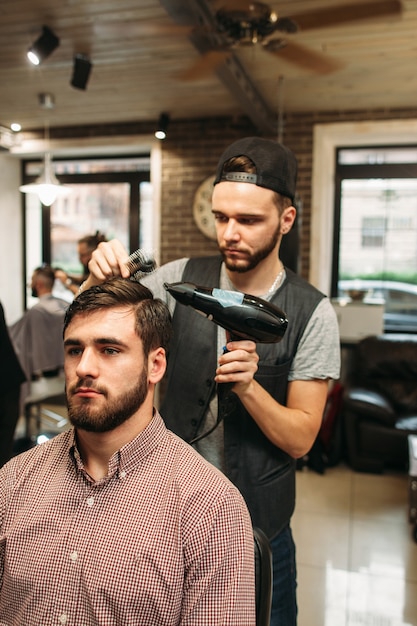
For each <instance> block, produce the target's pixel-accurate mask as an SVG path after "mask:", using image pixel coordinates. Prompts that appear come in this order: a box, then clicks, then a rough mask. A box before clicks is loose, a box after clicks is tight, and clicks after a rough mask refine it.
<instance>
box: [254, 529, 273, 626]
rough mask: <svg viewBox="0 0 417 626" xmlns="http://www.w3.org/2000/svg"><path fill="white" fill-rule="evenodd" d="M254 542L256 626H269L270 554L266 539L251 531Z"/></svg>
mask: <svg viewBox="0 0 417 626" xmlns="http://www.w3.org/2000/svg"><path fill="white" fill-rule="evenodd" d="M253 537H254V542H255V589H256V626H269V625H270V623H271V606H272V552H271V546H270V545H269V541H268V537H267V536H266V535H265V533H264V532H263V531H262V530H261V529H260V528H254V529H253Z"/></svg>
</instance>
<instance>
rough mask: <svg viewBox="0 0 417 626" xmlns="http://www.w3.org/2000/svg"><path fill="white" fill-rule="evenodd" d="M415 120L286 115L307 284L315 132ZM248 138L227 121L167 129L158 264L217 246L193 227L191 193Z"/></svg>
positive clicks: (386, 114) (393, 114) (246, 126)
mask: <svg viewBox="0 0 417 626" xmlns="http://www.w3.org/2000/svg"><path fill="white" fill-rule="evenodd" d="M416 117H417V109H412V110H386V111H385V110H377V111H366V112H364V111H351V112H346V113H342V112H326V113H314V114H311V113H299V114H296V113H294V114H287V115H286V118H285V126H284V133H283V142H284V143H285V144H286V145H287V146H288V147H290V148H291V149H292V150H293V151H294V152H295V154H296V155H297V158H298V162H299V174H298V185H297V190H298V193H299V195H300V198H301V201H302V224H301V232H300V244H299V256H300V260H299V272H300V274H301V275H302V276H304V277H305V278H308V275H309V264H310V228H311V175H312V160H313V156H312V155H313V129H314V126H315V125H316V124H326V123H328V124H330V123H336V122H350V121H365V120H372V121H376V120H384V119H386V120H390V119H415V118H416ZM252 134H258V133H257V131H256V130H255V129H254V128H253V127H252V126H251V124H250V123H249V122H245V120H239V123H238V124H235V125H232V124H231V122H230V120H216V119H211V120H203V121H200V122H196V121H194V122H174V123H172V125H171V127H170V132H169V137H168V138H167V139H166V140H165V141H164V144H163V153H162V164H163V185H162V241H161V261H162V262H166V261H169V260H172V259H174V258H177V257H178V256H193V255H195V256H202V255H204V254H212V253H214V252H215V251H216V249H217V248H216V244H215V243H214V242H212V241H210V240H209V239H207V238H206V237H205V236H204V235H202V234H201V233H200V231H199V230H198V228H197V227H196V225H195V224H194V220H193V215H192V205H193V197H194V193H195V191H196V189H197V187H198V185H199V184H200V183H201V182H202V181H203V180H204V179H205V178H206V177H207V176H209V175H210V174H213V173H214V169H215V167H216V163H217V160H218V158H219V156H220V154H221V152H222V150H223V149H224V148H225V147H226V146H227V145H228V144H229V143H231V142H232V141H234V140H235V139H238V138H240V137H244V136H247V135H252ZM271 138H272V139H274V137H271ZM324 167H325V165H324Z"/></svg>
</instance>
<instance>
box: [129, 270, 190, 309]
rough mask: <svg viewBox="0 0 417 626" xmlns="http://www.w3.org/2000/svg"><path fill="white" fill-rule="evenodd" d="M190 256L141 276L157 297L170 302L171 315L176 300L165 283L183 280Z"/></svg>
mask: <svg viewBox="0 0 417 626" xmlns="http://www.w3.org/2000/svg"><path fill="white" fill-rule="evenodd" d="M187 261H188V258H182V259H176V260H175V261H171V262H170V263H166V264H165V265H162V266H161V267H159V268H158V269H157V270H156V271H155V272H152V274H148V275H147V276H144V277H143V278H141V280H140V282H141V283H142V284H143V285H145V286H146V287H148V289H150V290H151V291H152V293H153V295H154V297H155V298H160V300H163V301H164V302H166V303H167V304H168V307H169V310H170V312H171V315H173V313H174V309H175V304H176V300H175V298H173V297H172V296H171V295H170V294H169V293H168V292H167V290H166V289H165V287H164V283H168V284H169V283H178V282H180V281H181V280H182V275H183V272H184V268H185V266H186V264H187Z"/></svg>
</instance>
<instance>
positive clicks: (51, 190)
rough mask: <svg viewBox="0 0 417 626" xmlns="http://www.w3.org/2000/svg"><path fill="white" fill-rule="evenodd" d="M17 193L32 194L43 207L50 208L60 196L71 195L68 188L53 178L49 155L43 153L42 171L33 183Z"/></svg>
mask: <svg viewBox="0 0 417 626" xmlns="http://www.w3.org/2000/svg"><path fill="white" fill-rule="evenodd" d="M19 191H22V192H23V193H34V194H36V195H37V196H38V198H39V200H40V201H41V202H42V204H44V205H45V206H51V204H53V203H54V202H55V200H56V199H57V198H58V197H60V196H67V195H68V194H70V193H71V191H72V190H71V189H70V188H69V187H65V186H63V185H61V183H60V182H59V180H58V179H57V177H56V176H55V173H54V170H53V168H52V162H51V155H50V153H49V152H46V153H45V157H44V166H43V171H42V173H41V175H40V176H38V178H37V179H36V180H35V182H34V183H30V184H28V185H21V186H20V187H19Z"/></svg>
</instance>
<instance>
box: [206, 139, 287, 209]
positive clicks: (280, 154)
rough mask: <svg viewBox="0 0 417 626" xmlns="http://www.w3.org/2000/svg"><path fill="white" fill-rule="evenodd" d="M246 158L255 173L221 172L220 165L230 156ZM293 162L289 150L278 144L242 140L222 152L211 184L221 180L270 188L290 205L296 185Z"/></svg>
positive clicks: (266, 141) (267, 140)
mask: <svg viewBox="0 0 417 626" xmlns="http://www.w3.org/2000/svg"><path fill="white" fill-rule="evenodd" d="M239 156H246V157H248V158H249V159H251V161H253V163H254V165H255V167H256V174H247V173H246V172H225V173H224V174H223V171H222V170H223V165H224V163H225V162H226V161H228V160H229V159H231V158H232V157H239ZM297 169H298V166H297V159H296V158H295V155H294V153H293V152H291V150H290V149H289V148H287V147H286V146H284V145H283V144H282V143H278V142H277V141H272V140H271V139H263V138H262V137H246V138H244V139H238V140H237V141H235V142H234V143H232V144H231V145H230V146H229V147H228V148H226V150H225V151H224V152H223V154H222V156H221V157H220V160H219V163H218V165H217V171H216V177H215V179H214V185H217V183H220V182H221V181H230V182H244V183H253V184H255V185H258V186H259V187H265V188H266V189H272V191H276V192H277V193H279V194H281V195H282V196H286V197H287V198H290V199H291V201H292V202H294V196H295V187H296V184H297Z"/></svg>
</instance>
